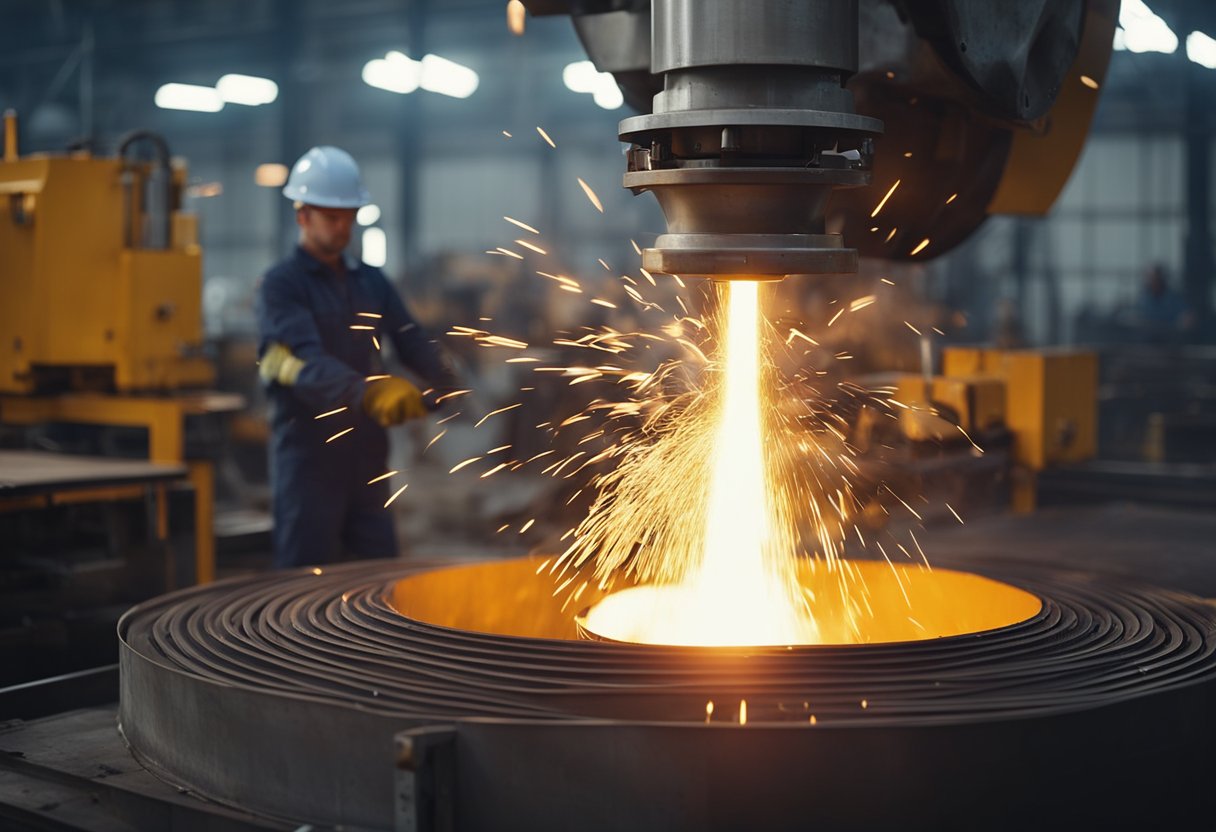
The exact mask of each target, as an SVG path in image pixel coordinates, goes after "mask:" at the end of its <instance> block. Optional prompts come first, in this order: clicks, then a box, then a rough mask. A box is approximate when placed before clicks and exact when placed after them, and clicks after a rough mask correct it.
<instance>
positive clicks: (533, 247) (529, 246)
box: [515, 240, 549, 254]
mask: <svg viewBox="0 0 1216 832" xmlns="http://www.w3.org/2000/svg"><path fill="white" fill-rule="evenodd" d="M515 242H517V243H519V244H520V245H521V246H523V247H524V248H526V249H530V250H532V251H535V252H536V253H537V254H548V253H549V252H547V251H545V250H544V249H543V248H541V247H540V246H536V245H533V244H532V243H529V242H528V241H527V240H516V241H515Z"/></svg>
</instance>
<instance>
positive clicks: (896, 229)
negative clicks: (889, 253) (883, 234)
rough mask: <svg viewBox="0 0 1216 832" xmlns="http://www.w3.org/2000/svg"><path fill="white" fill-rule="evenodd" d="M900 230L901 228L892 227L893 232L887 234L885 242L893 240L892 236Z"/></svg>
mask: <svg viewBox="0 0 1216 832" xmlns="http://www.w3.org/2000/svg"><path fill="white" fill-rule="evenodd" d="M898 230H899V228H892V229H891V233H890V234H888V235H887V239H885V240H883V242H884V243H889V242H891V238H892V237H894V236H895V232H896V231H898Z"/></svg>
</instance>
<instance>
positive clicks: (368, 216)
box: [355, 203, 380, 225]
mask: <svg viewBox="0 0 1216 832" xmlns="http://www.w3.org/2000/svg"><path fill="white" fill-rule="evenodd" d="M379 219H380V206H379V205H376V204H374V203H373V204H370V205H364V206H363V207H362V208H360V209H359V212H358V213H357V214H355V221H356V222H357V223H359V225H375V224H376V222H377V221H379Z"/></svg>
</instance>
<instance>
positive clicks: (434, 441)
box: [422, 428, 448, 453]
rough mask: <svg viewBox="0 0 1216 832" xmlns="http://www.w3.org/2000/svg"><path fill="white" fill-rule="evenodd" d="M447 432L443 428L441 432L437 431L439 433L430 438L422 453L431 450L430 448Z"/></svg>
mask: <svg viewBox="0 0 1216 832" xmlns="http://www.w3.org/2000/svg"><path fill="white" fill-rule="evenodd" d="M447 432H448V429H447V428H444V429H443V430H441V431H439V433H437V434H435V435H434V436H432V437H431V441H430V442H427V443H426V447H425V448H423V449H422V452H423V453H426V452H427V451H429V450H430V449H431V446H432V445H434V444H435V443H436V442H438V441H439V440H440V439H442V438H443V435H444V434H445V433H447Z"/></svg>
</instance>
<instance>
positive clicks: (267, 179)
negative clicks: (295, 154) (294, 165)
mask: <svg viewBox="0 0 1216 832" xmlns="http://www.w3.org/2000/svg"><path fill="white" fill-rule="evenodd" d="M253 181H254V183H255V184H257V185H261V186H262V187H263V188H281V187H282V186H283V183H284V182H286V181H287V165H280V164H279V163H278V162H267V163H266V164H264V165H258V167H257V170H255V171H254V172H253Z"/></svg>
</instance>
